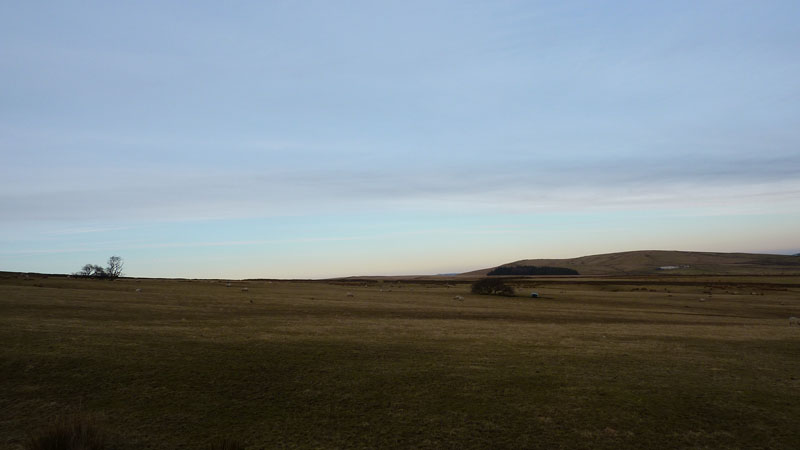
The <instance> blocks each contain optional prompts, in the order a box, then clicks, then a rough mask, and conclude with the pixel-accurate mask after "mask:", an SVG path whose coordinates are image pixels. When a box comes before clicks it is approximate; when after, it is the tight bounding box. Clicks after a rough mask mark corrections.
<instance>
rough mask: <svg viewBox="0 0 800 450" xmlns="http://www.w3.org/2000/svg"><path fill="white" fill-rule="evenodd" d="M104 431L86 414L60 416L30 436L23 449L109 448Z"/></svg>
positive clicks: (83, 449)
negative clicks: (39, 431)
mask: <svg viewBox="0 0 800 450" xmlns="http://www.w3.org/2000/svg"><path fill="white" fill-rule="evenodd" d="M111 448H112V447H111V446H110V445H109V444H108V438H107V435H106V433H105V432H104V431H103V430H102V428H101V427H100V426H99V425H98V424H97V421H96V420H95V419H94V418H93V417H92V416H90V415H87V414H75V415H72V416H67V417H61V418H59V419H58V420H56V421H55V422H54V423H53V424H52V425H50V427H49V428H48V429H47V430H45V431H44V432H42V433H41V434H39V435H36V436H31V437H30V438H29V439H28V441H27V442H26V444H25V450H110V449H111Z"/></svg>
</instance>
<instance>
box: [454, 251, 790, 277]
mask: <svg viewBox="0 0 800 450" xmlns="http://www.w3.org/2000/svg"><path fill="white" fill-rule="evenodd" d="M514 266H552V267H565V268H569V269H574V270H577V271H578V272H579V273H580V274H581V275H653V274H665V275H666V274H671V275H745V274H751V275H789V274H792V275H800V256H796V255H792V256H790V255H767V254H758V253H710V252H682V251H666V250H639V251H633V252H620V253H607V254H602V255H591V256H582V257H579V258H569V259H523V260H521V261H514V262H511V263H508V264H503V265H501V266H497V267H514ZM497 267H490V268H487V269H481V270H476V271H472V272H467V273H463V274H462V275H463V276H486V275H487V274H488V273H489V272H490V271H492V270H494V269H496V268H497Z"/></svg>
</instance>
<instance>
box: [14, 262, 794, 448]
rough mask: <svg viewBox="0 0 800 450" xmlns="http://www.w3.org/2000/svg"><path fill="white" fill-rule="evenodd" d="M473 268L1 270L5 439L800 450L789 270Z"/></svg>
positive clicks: (139, 444)
mask: <svg viewBox="0 0 800 450" xmlns="http://www.w3.org/2000/svg"><path fill="white" fill-rule="evenodd" d="M471 281H472V279H471V278H470V277H428V278H420V279H415V278H408V279H402V278H397V279H338V280H321V281H288V280H283V281H281V280H249V281H227V280H178V279H171V280H170V279H134V278H119V279H117V280H115V281H109V280H93V279H80V278H70V277H65V276H45V275H35V274H18V273H2V274H0V342H2V345H1V346H0V448H2V449H9V450H10V449H20V448H23V445H24V444H25V442H26V439H28V438H29V436H32V435H36V433H39V432H40V431H41V430H43V429H46V428H47V426H48V424H50V423H52V421H53V420H54V419H55V418H57V417H62V416H64V415H65V414H75V413H81V414H91V415H92V416H93V417H94V418H95V420H96V421H97V423H99V424H100V426H102V428H103V429H104V430H105V431H106V432H107V433H108V435H109V436H111V439H110V441H112V442H113V443H114V447H113V448H118V449H141V448H150V449H202V448H207V447H205V446H206V445H207V444H208V443H209V442H212V441H215V440H218V439H221V438H230V439H233V440H235V441H237V442H239V443H241V444H242V445H243V446H244V447H245V448H247V449H262V448H265V449H272V448H365V449H366V448H381V449H386V448H428V449H470V448H473V449H477V448H492V449H503V448H509V449H510V448H541V449H557V448H565V449H566V448H570V449H572V448H578V449H633V448H638V449H652V448H659V449H678V448H696V449H712V448H719V449H722V448H724V449H737V448H739V449H745V448H748V449H749V448H771V449H796V448H800V429H798V427H797V424H798V420H800V358H798V355H800V327H796V326H789V324H788V318H789V317H790V316H800V278H799V277H797V276H781V275H760V276H755V275H736V276H730V275H713V276H712V275H659V276H656V275H641V276H635V275H631V276H604V277H603V276H595V277H592V276H586V275H584V276H575V277H511V278H508V279H507V280H506V281H507V282H508V283H509V284H511V285H512V286H513V287H514V288H515V289H516V292H517V295H516V296H514V297H494V296H479V295H472V294H470V289H469V286H470V283H471ZM245 288H246V290H244V289H245ZM531 292H536V293H538V294H539V296H540V297H539V298H536V299H534V298H530V293H531ZM458 297H461V299H458Z"/></svg>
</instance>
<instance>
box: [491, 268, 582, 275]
mask: <svg viewBox="0 0 800 450" xmlns="http://www.w3.org/2000/svg"><path fill="white" fill-rule="evenodd" d="M487 275H580V274H579V273H578V271H577V270H574V269H567V268H566V267H550V266H538V267H537V266H500V267H497V268H495V269H494V270H492V271H491V272H489V273H488V274H487Z"/></svg>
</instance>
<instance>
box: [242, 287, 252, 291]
mask: <svg viewBox="0 0 800 450" xmlns="http://www.w3.org/2000/svg"><path fill="white" fill-rule="evenodd" d="M249 290H250V289H248V288H246V287H245V288H242V292H247V291H249Z"/></svg>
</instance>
